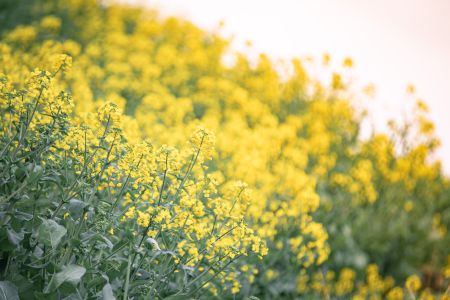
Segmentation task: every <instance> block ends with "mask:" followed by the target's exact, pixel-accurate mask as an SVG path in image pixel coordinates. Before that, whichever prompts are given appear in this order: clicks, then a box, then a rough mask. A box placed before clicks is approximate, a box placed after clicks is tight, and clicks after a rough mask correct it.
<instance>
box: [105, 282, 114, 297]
mask: <svg viewBox="0 0 450 300" xmlns="http://www.w3.org/2000/svg"><path fill="white" fill-rule="evenodd" d="M102 295H103V300H116V297H114V293H113V290H112V287H111V285H110V284H109V283H107V284H105V286H104V287H103V289H102Z"/></svg>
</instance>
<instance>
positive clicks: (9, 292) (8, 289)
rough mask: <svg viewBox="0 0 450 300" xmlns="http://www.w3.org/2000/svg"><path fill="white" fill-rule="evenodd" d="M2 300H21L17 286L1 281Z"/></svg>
mask: <svg viewBox="0 0 450 300" xmlns="http://www.w3.org/2000/svg"><path fill="white" fill-rule="evenodd" d="M0 300H20V299H19V292H18V291H17V288H16V286H15V285H14V284H12V283H11V282H9V281H0Z"/></svg>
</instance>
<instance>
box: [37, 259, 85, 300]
mask: <svg viewBox="0 0 450 300" xmlns="http://www.w3.org/2000/svg"><path fill="white" fill-rule="evenodd" d="M84 273H86V269H85V268H83V267H81V266H77V265H68V266H65V267H64V268H63V270H62V271H61V272H58V273H56V274H55V275H53V277H52V279H51V280H50V283H49V284H48V286H47V287H46V288H45V290H44V293H50V292H53V291H55V290H56V289H57V288H58V287H59V286H60V285H61V284H63V283H64V282H67V283H70V284H72V285H77V284H78V283H79V282H80V281H81V278H82V277H83V275H84Z"/></svg>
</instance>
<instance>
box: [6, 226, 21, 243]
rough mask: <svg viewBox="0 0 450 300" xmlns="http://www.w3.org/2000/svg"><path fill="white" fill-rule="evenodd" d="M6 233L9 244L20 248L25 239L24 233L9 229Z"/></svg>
mask: <svg viewBox="0 0 450 300" xmlns="http://www.w3.org/2000/svg"><path fill="white" fill-rule="evenodd" d="M6 233H7V235H8V240H9V242H10V243H11V244H13V245H14V246H18V245H19V244H20V242H21V241H22V240H23V237H24V235H23V232H20V233H19V232H16V231H14V229H12V228H9V229H7V230H6Z"/></svg>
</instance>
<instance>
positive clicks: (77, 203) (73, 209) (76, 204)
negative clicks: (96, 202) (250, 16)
mask: <svg viewBox="0 0 450 300" xmlns="http://www.w3.org/2000/svg"><path fill="white" fill-rule="evenodd" d="M85 207H86V203H84V202H83V201H81V200H78V199H71V200H70V201H69V207H68V209H69V212H70V215H71V216H72V218H73V219H78V218H80V217H81V216H82V215H83V212H84V208H85Z"/></svg>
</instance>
